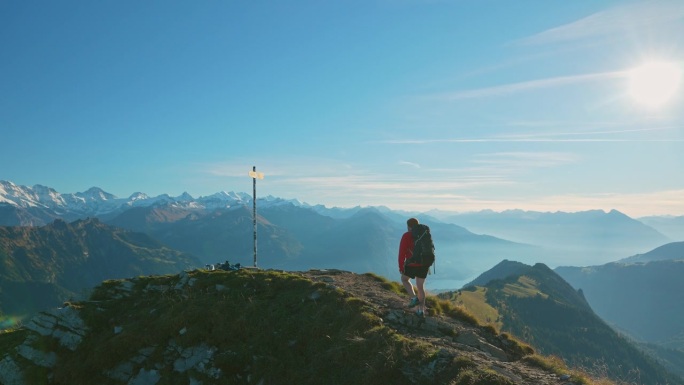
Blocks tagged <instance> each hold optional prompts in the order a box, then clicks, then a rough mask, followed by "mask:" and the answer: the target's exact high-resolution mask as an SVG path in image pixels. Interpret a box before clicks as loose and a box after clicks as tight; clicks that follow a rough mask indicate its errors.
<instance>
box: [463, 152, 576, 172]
mask: <svg viewBox="0 0 684 385" xmlns="http://www.w3.org/2000/svg"><path fill="white" fill-rule="evenodd" d="M578 160H579V158H578V156H577V155H576V154H573V153H568V152H499V153H490V154H478V155H476V156H475V158H474V159H473V163H475V164H484V165H490V166H497V167H508V168H524V169H528V168H537V167H554V166H558V165H563V164H569V163H575V162H577V161H578Z"/></svg>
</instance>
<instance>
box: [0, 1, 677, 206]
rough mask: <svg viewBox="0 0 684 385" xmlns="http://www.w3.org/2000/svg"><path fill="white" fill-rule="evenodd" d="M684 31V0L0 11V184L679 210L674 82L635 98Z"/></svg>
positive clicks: (16, 7) (82, 6)
mask: <svg viewBox="0 0 684 385" xmlns="http://www.w3.org/2000/svg"><path fill="white" fill-rule="evenodd" d="M681 36H684V2H681V1H678V0H676V1H669V0H668V1H548V0H524V1H515V2H513V1H507V0H498V1H480V0H477V1H476V0H468V1H466V0H454V1H449V0H434V1H428V0H363V1H353V0H344V1H342V0H341V1H328V0H323V1H321V0H316V1H262V2H255V1H203V2H190V1H97V2H93V1H59V2H57V1H1V2H0V47H1V48H2V53H3V55H2V60H0V140H1V142H0V179H4V180H9V181H12V182H14V183H16V184H20V185H27V186H32V185H35V184H42V185H47V186H50V187H53V188H55V189H56V190H57V191H59V192H62V193H71V192H79V191H85V190H86V189H88V188H90V187H92V186H97V187H101V188H102V189H104V190H105V191H108V192H111V193H113V194H115V195H117V196H119V197H126V196H128V195H130V194H132V193H134V192H138V191H141V192H144V193H147V194H148V195H152V196H154V195H158V194H163V193H167V194H170V195H174V196H176V195H180V194H181V193H183V192H188V193H190V194H191V195H193V196H195V197H198V196H204V195H210V194H213V193H216V192H219V191H244V192H251V188H252V181H251V178H249V177H248V175H247V173H248V171H250V170H251V168H252V166H253V165H255V166H256V167H257V170H258V171H261V172H264V173H265V176H266V177H265V179H264V180H262V181H259V182H258V186H257V188H258V190H257V192H258V193H259V194H260V195H262V194H263V195H274V196H279V197H283V198H287V199H291V198H297V199H300V200H302V201H305V202H308V203H311V204H324V205H326V206H342V207H351V206H356V205H362V206H368V205H385V206H388V207H390V208H393V209H406V210H429V209H441V210H453V211H473V210H480V209H493V210H496V211H501V210H505V209H515V208H519V209H525V210H538V211H581V210H589V209H604V210H610V209H617V210H620V211H622V212H625V213H627V214H628V215H632V216H635V217H639V216H644V215H652V214H657V215H662V214H672V215H684V172H683V171H682V170H683V169H684V151H683V150H684V108H682V107H683V106H684V96H683V95H682V94H683V93H684V91H683V90H682V89H683V88H684V86H682V85H681V80H680V81H679V84H680V85H679V87H678V88H674V89H670V90H668V91H667V92H668V94H667V95H670V96H669V97H667V98H665V100H661V101H660V102H659V103H657V105H655V104H653V103H649V99H646V101H644V100H643V99H640V98H639V95H636V94H635V93H634V92H633V91H632V92H631V91H630V84H631V83H630V82H634V81H635V80H634V76H633V75H632V74H634V72H633V71H632V69H634V68H637V67H638V66H640V65H641V64H642V63H644V62H649V61H654V60H658V61H660V62H661V63H667V64H669V65H670V67H668V68H675V70H674V71H675V73H676V74H677V75H678V76H680V78H681V71H682V69H683V68H684V41H683V40H682V38H681ZM651 72H654V71H651ZM655 72H660V73H663V72H664V71H655ZM651 76H656V75H654V74H651ZM661 81H662V82H664V83H667V84H677V81H676V76H673V77H670V78H666V79H664V80H662V79H661ZM649 83H651V82H649ZM654 92H655V93H656V94H657V95H662V94H663V93H664V92H666V91H665V90H661V89H656V90H655V91H654Z"/></svg>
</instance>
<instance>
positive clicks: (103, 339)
mask: <svg viewBox="0 0 684 385" xmlns="http://www.w3.org/2000/svg"><path fill="white" fill-rule="evenodd" d="M189 275H190V278H191V279H196V281H195V282H194V285H192V286H187V287H186V290H183V291H178V290H174V286H175V285H176V283H177V281H178V279H179V278H178V276H161V277H148V278H139V279H136V280H135V285H134V288H133V294H132V295H130V296H127V297H124V298H122V299H118V300H111V299H110V298H111V296H112V293H114V292H115V291H116V290H117V288H119V287H120V285H121V282H120V281H107V282H105V283H103V284H102V285H101V286H99V287H98V288H96V289H95V290H94V292H93V295H92V297H91V301H87V302H84V303H82V304H81V306H82V308H81V314H82V316H83V317H84V320H85V322H86V324H87V325H88V327H89V328H91V330H92V331H93V332H92V333H90V334H89V337H87V338H86V339H85V340H84V341H83V342H82V344H81V346H80V348H79V349H78V351H77V352H75V353H73V354H72V356H71V357H70V359H69V360H65V362H63V363H62V364H60V365H59V366H58V367H56V368H55V373H54V381H55V383H101V384H107V383H113V381H112V380H111V379H108V378H107V377H106V376H104V375H103V372H105V371H107V370H111V369H113V368H115V367H116V366H117V365H118V364H120V363H121V362H126V361H129V362H135V360H134V358H135V357H139V356H140V355H141V351H143V349H147V351H146V353H145V354H146V355H147V356H148V359H147V360H145V361H147V362H155V363H157V364H158V365H161V367H157V368H156V369H157V370H159V372H160V374H161V375H162V380H160V382H159V383H158V384H159V385H163V384H175V383H188V381H189V376H190V375H192V376H193V377H194V378H196V379H198V380H200V381H203V382H205V383H208V382H211V380H212V379H211V378H209V377H208V375H207V374H206V373H199V372H192V373H190V372H183V373H178V372H174V371H173V368H172V367H168V366H163V365H162V363H164V362H166V361H165V356H168V355H169V349H176V350H180V349H185V348H189V347H195V346H199V345H201V344H205V345H207V346H211V347H214V348H216V352H215V353H214V355H213V361H212V363H211V365H213V367H214V368H216V369H219V370H221V372H222V373H223V374H224V379H225V381H227V382H231V381H233V382H237V383H245V379H246V378H247V377H248V376H250V375H252V376H254V375H257V374H258V376H259V377H260V378H252V379H251V382H253V383H257V382H259V381H260V379H263V380H264V383H297V384H314V383H320V382H325V383H328V384H347V383H355V382H356V383H382V382H385V381H388V382H395V383H405V382H406V380H405V376H404V375H403V373H402V368H404V367H405V366H406V365H407V363H412V364H413V365H417V364H419V363H421V362H426V361H427V360H429V358H430V356H431V355H432V354H433V353H434V351H433V350H434V348H432V347H431V346H430V345H427V344H417V343H416V342H415V341H411V340H408V339H406V338H405V337H402V336H400V335H397V334H396V333H395V332H394V331H393V330H391V329H389V328H387V327H385V326H383V324H382V321H381V320H380V318H379V317H378V316H376V315H375V314H373V312H372V311H371V310H370V309H369V308H367V305H366V304H365V303H364V302H363V301H361V300H359V299H357V298H354V297H348V296H345V295H342V294H341V293H340V292H339V291H338V290H335V289H332V288H329V287H328V286H327V285H325V284H323V283H314V282H311V281H309V280H307V279H305V278H303V277H301V276H299V275H295V274H289V273H277V272H263V271H246V270H241V271H236V272H223V271H213V272H206V271H194V272H191V273H190V274H189ZM150 288H154V289H150ZM115 327H116V328H117V330H119V328H120V330H121V331H120V332H119V333H118V334H117V333H115V332H114V329H115ZM332 363H334V364H332ZM359 363H364V364H359ZM331 364H332V365H331ZM141 368H142V365H141V364H134V368H133V371H134V373H137V371H138V370H140V369H141ZM152 368H153V367H149V368H148V369H152Z"/></svg>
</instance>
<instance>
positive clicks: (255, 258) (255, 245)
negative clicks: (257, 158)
mask: <svg viewBox="0 0 684 385" xmlns="http://www.w3.org/2000/svg"><path fill="white" fill-rule="evenodd" d="M252 171H253V172H254V178H252V193H253V198H252V205H253V210H252V221H253V223H254V267H257V217H256V180H257V178H256V166H252Z"/></svg>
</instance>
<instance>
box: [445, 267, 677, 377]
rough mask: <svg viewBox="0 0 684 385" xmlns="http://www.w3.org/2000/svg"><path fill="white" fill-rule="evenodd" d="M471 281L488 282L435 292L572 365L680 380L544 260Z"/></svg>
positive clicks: (611, 374)
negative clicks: (608, 321)
mask: <svg viewBox="0 0 684 385" xmlns="http://www.w3.org/2000/svg"><path fill="white" fill-rule="evenodd" d="M497 277H498V278H497ZM475 282H487V283H486V284H485V285H483V286H479V285H478V286H469V287H467V288H464V289H463V290H460V291H458V292H451V293H443V294H440V297H441V298H445V299H449V300H452V301H454V302H456V303H459V304H463V305H464V306H465V307H466V308H468V309H469V310H471V311H473V312H474V313H475V314H478V319H479V320H480V322H483V323H484V322H488V323H490V324H492V325H495V326H496V327H497V328H500V330H501V331H506V332H509V333H511V334H513V335H515V336H517V337H519V338H522V339H523V340H525V341H527V342H528V343H530V344H531V345H532V346H533V347H534V348H535V349H539V351H540V352H542V353H543V354H548V355H556V356H560V357H563V359H564V360H565V361H566V362H567V363H568V364H569V365H571V366H576V367H582V368H585V370H588V371H589V372H594V373H600V372H603V373H604V374H606V375H608V376H609V377H610V378H611V379H613V380H615V381H621V382H625V383H640V384H666V383H670V384H675V383H677V384H682V383H684V380H682V379H681V378H677V377H676V376H674V375H673V374H671V373H668V372H667V371H666V369H665V368H664V367H663V366H661V365H660V364H659V363H657V362H656V361H655V360H654V359H652V358H651V357H650V356H648V355H646V354H644V353H642V352H640V351H639V350H638V349H637V348H636V347H635V346H634V345H632V344H631V343H630V342H629V341H627V340H626V339H625V338H624V337H621V336H620V335H619V334H618V333H616V332H615V331H614V330H613V329H611V328H610V327H609V326H608V325H607V324H606V323H605V322H604V321H603V320H601V319H600V318H599V317H598V316H597V315H596V314H595V313H594V311H593V310H592V309H591V307H590V306H589V303H588V302H587V300H586V299H585V297H584V294H583V292H582V291H581V290H576V289H574V288H573V287H572V286H570V284H568V283H567V282H566V281H565V280H563V278H561V276H560V275H558V274H557V273H555V272H554V271H553V270H551V269H550V268H548V266H546V265H544V264H541V263H538V264H535V265H534V266H527V267H525V266H524V265H521V264H519V263H516V262H510V261H504V262H502V263H501V264H499V265H497V266H495V267H494V268H493V269H492V271H491V272H486V273H484V274H482V276H481V277H478V279H476V280H475Z"/></svg>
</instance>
